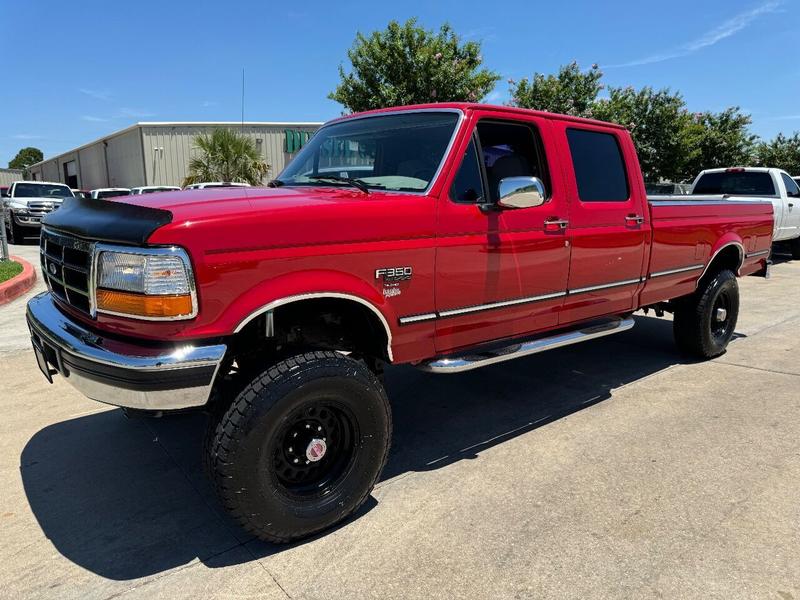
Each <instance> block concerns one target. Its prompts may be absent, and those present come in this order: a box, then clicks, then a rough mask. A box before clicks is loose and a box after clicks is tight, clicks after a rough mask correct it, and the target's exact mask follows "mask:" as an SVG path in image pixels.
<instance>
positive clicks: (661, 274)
mask: <svg viewBox="0 0 800 600" xmlns="http://www.w3.org/2000/svg"><path fill="white" fill-rule="evenodd" d="M703 267H705V265H704V264H702V263H701V264H699V265H690V266H688V267H680V268H678V269H667V270H666V271H656V272H654V273H650V278H651V279H652V278H653V277H664V276H665V275H676V274H677V273H685V272H688V271H697V270H698V269H702V268H703Z"/></svg>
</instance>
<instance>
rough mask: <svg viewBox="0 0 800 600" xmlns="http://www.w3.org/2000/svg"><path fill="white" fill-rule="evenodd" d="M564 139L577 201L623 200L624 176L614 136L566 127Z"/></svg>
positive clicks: (626, 187) (623, 166)
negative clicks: (573, 177)
mask: <svg viewBox="0 0 800 600" xmlns="http://www.w3.org/2000/svg"><path fill="white" fill-rule="evenodd" d="M567 141H568V142H569V151H570V154H571V155H572V166H573V169H574V171H575V181H576V183H577V184H578V197H579V198H580V199H581V201H582V202H625V201H626V200H627V199H628V197H629V195H630V193H629V189H628V178H627V175H626V172H625V163H624V161H623V159H622V152H621V150H620V147H619V143H618V142H617V138H616V136H614V135H612V134H610V133H602V132H599V131H589V130H587V129H572V128H570V129H567Z"/></svg>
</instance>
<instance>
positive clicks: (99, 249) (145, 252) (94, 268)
mask: <svg viewBox="0 0 800 600" xmlns="http://www.w3.org/2000/svg"><path fill="white" fill-rule="evenodd" d="M103 252H116V253H118V254H119V253H123V254H138V255H140V256H170V255H171V256H177V257H179V258H180V259H181V261H182V262H183V265H184V268H185V269H186V276H187V278H188V280H189V295H190V296H191V299H192V312H191V313H190V314H188V315H180V316H177V317H145V316H140V315H132V314H129V313H121V312H116V311H111V310H100V309H99V308H97V272H98V261H99V259H100V255H101V254H102V253H103ZM89 310H90V314H91V316H92V317H93V318H95V317H96V316H97V314H104V315H113V316H115V317H125V318H126V319H136V320H139V321H187V320H189V319H194V318H195V317H196V316H197V313H198V312H199V306H198V302H197V285H196V283H195V280H194V269H193V268H192V261H191V260H190V259H189V253H188V252H186V250H184V249H183V248H181V247H180V246H151V247H147V248H143V247H139V246H118V245H116V244H106V243H103V242H97V243H95V244H94V247H93V249H92V264H91V268H90V269H89Z"/></svg>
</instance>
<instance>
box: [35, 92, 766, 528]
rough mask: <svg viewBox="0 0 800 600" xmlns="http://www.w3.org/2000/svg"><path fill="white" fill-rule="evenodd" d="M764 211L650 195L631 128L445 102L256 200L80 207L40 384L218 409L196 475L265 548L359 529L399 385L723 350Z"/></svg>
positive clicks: (186, 198) (59, 222)
mask: <svg viewBox="0 0 800 600" xmlns="http://www.w3.org/2000/svg"><path fill="white" fill-rule="evenodd" d="M772 230H773V217H772V205H771V204H770V203H769V202H760V201H727V200H724V199H719V198H716V199H703V198H702V197H696V196H683V197H668V198H660V199H650V200H648V198H647V197H646V196H645V188H644V183H643V180H642V176H641V173H640V170H639V166H638V162H637V158H636V154H635V150H634V146H633V144H632V142H631V138H630V135H629V134H628V132H627V131H626V130H625V129H623V128H621V127H618V126H616V125H611V124H608V123H601V122H597V121H590V120H585V119H578V118H573V117H567V116H561V115H556V114H550V113H543V112H535V111H528V110H521V109H514V108H507V107H494V106H485V105H477V104H435V105H426V106H412V107H405V108H396V109H390V110H382V111H374V112H368V113H362V114H356V115H351V116H347V117H343V118H340V119H336V120H334V121H331V122H329V123H327V124H326V125H325V126H323V127H322V128H321V129H320V130H319V131H318V132H317V133H316V135H314V137H313V138H312V139H311V140H310V141H309V142H308V144H307V145H306V146H305V147H304V148H303V149H302V151H301V152H300V153H299V154H298V156H297V157H296V158H295V159H294V160H293V161H292V162H291V163H290V164H289V166H288V167H287V168H286V169H285V170H284V171H283V172H282V173H281V174H280V175H279V176H278V178H277V179H275V180H273V181H272V182H270V184H269V186H268V187H265V188H229V189H206V190H192V191H181V192H167V193H161V194H152V195H146V196H135V197H134V196H127V197H124V198H120V199H117V200H115V201H98V200H91V199H80V198H76V199H67V200H66V201H65V202H64V204H63V206H62V208H60V209H59V210H58V211H55V212H53V213H52V214H50V215H48V216H47V217H46V218H45V220H44V228H43V232H42V237H41V261H42V272H43V274H44V276H45V279H46V280H47V284H48V288H49V291H48V292H46V293H43V294H41V295H39V296H37V297H35V298H34V299H32V300H31V301H30V303H29V305H28V311H27V317H28V323H29V326H30V330H31V334H32V341H33V346H34V349H35V354H36V357H37V360H38V362H39V365H40V367H41V369H42V371H43V373H44V374H45V376H46V377H47V378H48V379H50V380H51V381H52V379H51V378H52V376H53V375H55V374H56V373H60V374H61V375H62V376H64V377H65V378H66V380H67V381H68V382H69V383H71V384H73V385H74V386H75V387H76V388H78V389H79V390H80V391H81V392H83V393H84V394H85V395H87V396H88V397H90V398H93V399H95V400H98V401H101V402H106V403H109V404H113V405H117V406H122V407H126V409H129V410H130V409H139V410H143V411H152V412H159V411H170V410H181V409H189V408H202V409H205V410H207V411H208V412H209V413H210V414H211V423H210V427H209V434H208V438H207V448H206V465H207V467H208V470H209V472H210V475H211V477H212V479H213V480H214V482H215V486H216V489H217V491H218V493H219V496H220V498H221V501H222V503H223V504H224V505H225V506H226V507H227V508H228V509H229V510H230V511H231V513H232V514H233V515H234V516H235V517H236V518H237V519H238V520H239V521H240V522H241V523H242V525H243V526H244V527H245V528H246V529H248V530H249V531H250V532H252V533H254V534H255V535H257V536H259V537H261V538H263V539H266V540H272V541H277V542H285V541H289V540H292V539H296V538H299V537H303V536H307V535H310V534H312V533H315V532H317V531H320V530H323V529H325V528H327V527H330V526H331V525H333V524H334V523H337V522H339V521H340V520H342V519H344V518H345V517H346V516H348V515H349V514H351V513H352V512H353V511H354V510H355V509H356V508H357V507H358V506H359V505H360V504H361V503H362V502H363V501H364V500H365V498H366V497H367V496H368V494H369V493H370V490H371V489H372V487H373V485H374V484H375V482H376V480H377V478H378V477H379V476H380V473H381V470H382V468H383V466H384V463H385V461H386V457H387V452H388V449H389V442H390V436H391V415H390V409H389V403H388V400H387V397H386V393H385V392H384V389H383V387H382V371H383V367H384V365H385V364H388V363H391V364H401V363H410V364H413V365H417V366H418V367H420V368H422V369H426V370H428V371H431V372H435V373H457V372H460V371H465V370H468V369H474V368H477V367H482V366H486V365H491V364H494V363H498V362H501V361H506V360H510V359H514V358H518V357H522V356H527V355H532V354H534V353H537V352H541V351H544V350H549V349H551V348H558V347H563V346H566V345H569V344H574V343H577V342H582V341H585V340H591V339H594V338H598V337H600V336H605V335H610V334H613V333H617V332H621V331H624V330H626V329H629V328H630V327H632V326H633V325H634V321H633V320H632V318H631V314H632V313H633V312H634V311H637V310H639V309H647V308H652V309H655V311H656V312H657V313H658V314H662V313H663V311H669V312H672V313H674V331H675V340H676V342H677V345H678V347H679V348H680V349H681V350H682V351H684V352H687V353H689V354H691V355H693V356H696V357H701V358H710V357H714V356H717V355H719V354H721V353H723V352H724V351H725V347H726V345H727V344H728V342H729V340H730V339H731V336H732V335H733V331H734V328H735V326H736V319H737V314H738V309H739V295H738V285H737V281H736V277H737V276H743V275H748V274H754V273H757V272H765V271H766V268H767V258H768V256H769V251H770V242H771V236H772Z"/></svg>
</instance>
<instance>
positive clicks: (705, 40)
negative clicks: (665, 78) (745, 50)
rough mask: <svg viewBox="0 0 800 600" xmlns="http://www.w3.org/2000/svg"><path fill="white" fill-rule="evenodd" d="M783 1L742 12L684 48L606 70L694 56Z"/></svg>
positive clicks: (773, 9) (739, 29)
mask: <svg viewBox="0 0 800 600" xmlns="http://www.w3.org/2000/svg"><path fill="white" fill-rule="evenodd" d="M781 1H782V0H769V1H768V2H764V3H762V4H760V5H759V6H757V7H755V8H752V9H750V10H746V11H744V12H741V13H739V14H738V15H735V16H733V17H731V18H730V19H728V20H726V21H723V22H722V23H720V24H719V25H717V26H716V27H714V28H713V29H711V30H710V31H708V32H707V33H705V34H704V35H702V36H700V37H699V38H697V39H694V40H691V41H690V42H687V43H685V44H683V45H682V46H678V47H677V48H675V49H673V50H670V51H668V52H663V53H660V54H651V55H650V56H645V57H643V58H638V59H636V60H632V61H629V62H625V63H619V64H616V65H605V66H604V68H606V69H615V68H620V67H638V66H641V65H651V64H653V63H659V62H663V61H665V60H671V59H673V58H680V57H682V56H688V55H689V54H693V53H695V52H697V51H698V50H702V49H703V48H708V47H709V46H713V45H714V44H716V43H718V42H721V41H722V40H724V39H726V38H729V37H731V36H732V35H735V34H737V33H739V32H740V31H742V30H743V29H744V28H746V27H747V26H748V25H750V23H752V22H753V21H754V20H756V19H757V18H758V17H760V16H761V15H765V14H768V13H772V12H775V11H776V10H777V9H778V7H779V6H780V4H781Z"/></svg>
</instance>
